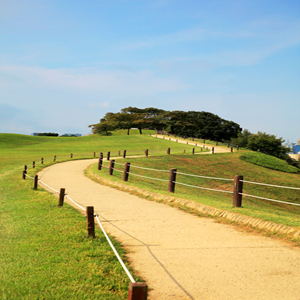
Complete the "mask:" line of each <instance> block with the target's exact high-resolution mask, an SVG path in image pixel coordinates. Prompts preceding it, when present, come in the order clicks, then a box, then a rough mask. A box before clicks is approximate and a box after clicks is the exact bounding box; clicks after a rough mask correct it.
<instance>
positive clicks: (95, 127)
mask: <svg viewBox="0 0 300 300" xmlns="http://www.w3.org/2000/svg"><path fill="white" fill-rule="evenodd" d="M89 127H91V128H92V132H93V133H100V134H102V133H105V134H106V135H109V134H110V131H112V130H115V129H127V134H129V132H130V129H131V128H138V129H139V130H140V133H141V134H142V129H143V128H149V129H155V130H165V131H166V132H168V133H171V134H176V135H179V136H190V137H195V138H203V139H210V140H214V141H220V142H221V141H230V139H231V138H235V137H237V135H238V133H239V132H240V131H241V130H242V128H241V127H240V126H239V125H238V124H237V123H234V122H232V121H227V120H224V119H222V118H220V117H219V116H217V115H214V114H212V113H209V112H204V111H202V112H198V111H188V112H185V111H165V110H162V109H158V108H153V107H149V108H144V109H140V108H136V107H127V108H123V109H122V110H121V112H118V113H112V112H108V113H107V114H106V115H105V116H104V117H103V118H102V119H101V120H100V123H98V124H91V125H89Z"/></svg>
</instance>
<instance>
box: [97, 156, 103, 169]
mask: <svg viewBox="0 0 300 300" xmlns="http://www.w3.org/2000/svg"><path fill="white" fill-rule="evenodd" d="M102 163H103V155H102V156H101V155H100V156H99V159H98V170H101V168H102Z"/></svg>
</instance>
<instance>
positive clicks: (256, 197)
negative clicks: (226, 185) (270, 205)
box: [239, 193, 300, 206]
mask: <svg viewBox="0 0 300 300" xmlns="http://www.w3.org/2000/svg"><path fill="white" fill-rule="evenodd" d="M239 194H240V195H242V196H248V197H252V198H258V199H263V200H268V201H273V202H279V203H284V204H290V205H296V206H300V204H297V203H291V202H286V201H280V200H274V199H269V198H264V197H259V196H253V195H248V194H244V193H239Z"/></svg>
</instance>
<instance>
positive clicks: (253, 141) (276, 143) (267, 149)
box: [231, 129, 299, 168]
mask: <svg viewBox="0 0 300 300" xmlns="http://www.w3.org/2000/svg"><path fill="white" fill-rule="evenodd" d="M231 143H232V144H234V145H239V147H243V148H247V149H249V150H252V151H259V152H262V153H264V154H268V155H272V156H275V157H278V158H280V159H283V160H285V161H287V162H288V163H289V164H290V165H292V166H295V167H298V168H299V163H298V162H297V161H296V160H295V159H293V158H291V157H290V156H289V155H288V153H289V152H290V149H289V148H288V147H285V146H283V145H282V144H283V143H284V140H283V139H282V138H277V137H276V136H275V135H271V134H267V133H265V132H260V131H258V132H257V134H252V133H251V132H250V131H249V130H247V129H244V130H243V131H241V132H239V133H238V135H237V137H236V138H232V139H231Z"/></svg>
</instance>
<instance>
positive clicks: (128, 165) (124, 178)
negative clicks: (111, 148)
mask: <svg viewBox="0 0 300 300" xmlns="http://www.w3.org/2000/svg"><path fill="white" fill-rule="evenodd" d="M129 170H130V163H129V162H128V163H126V164H125V167H124V174H123V181H128V176H129Z"/></svg>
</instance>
